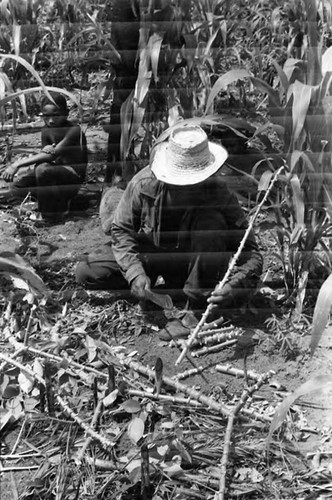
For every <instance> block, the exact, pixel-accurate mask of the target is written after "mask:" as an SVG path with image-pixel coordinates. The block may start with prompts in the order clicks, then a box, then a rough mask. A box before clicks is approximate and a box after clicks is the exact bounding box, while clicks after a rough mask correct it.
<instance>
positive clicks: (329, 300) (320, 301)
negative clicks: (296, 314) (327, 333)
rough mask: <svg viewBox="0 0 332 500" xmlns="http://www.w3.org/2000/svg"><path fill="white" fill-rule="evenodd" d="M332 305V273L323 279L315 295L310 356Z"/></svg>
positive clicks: (320, 335) (323, 328)
mask: <svg viewBox="0 0 332 500" xmlns="http://www.w3.org/2000/svg"><path fill="white" fill-rule="evenodd" d="M331 306H332V274H330V276H329V277H328V278H327V279H326V280H325V281H324V283H323V285H322V286H321V289H320V290H319V294H318V297H317V301H316V305H315V310H314V316H313V320H312V329H311V343H310V353H311V356H313V355H314V352H315V350H316V348H317V346H318V344H319V341H320V339H321V337H322V335H323V332H324V330H325V328H326V325H327V323H328V320H329V316H330V311H331Z"/></svg>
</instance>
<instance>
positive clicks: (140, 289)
mask: <svg viewBox="0 0 332 500" xmlns="http://www.w3.org/2000/svg"><path fill="white" fill-rule="evenodd" d="M150 288H151V281H150V278H149V277H148V276H147V275H146V274H140V275H139V276H137V278H135V279H134V281H133V282H132V284H131V289H130V291H131V294H132V295H133V297H135V298H136V299H138V300H145V295H144V290H145V289H148V290H150Z"/></svg>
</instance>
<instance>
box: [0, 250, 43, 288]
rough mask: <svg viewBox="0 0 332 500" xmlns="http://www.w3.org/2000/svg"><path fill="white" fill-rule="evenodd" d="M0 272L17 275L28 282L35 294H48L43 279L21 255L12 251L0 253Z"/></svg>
mask: <svg viewBox="0 0 332 500" xmlns="http://www.w3.org/2000/svg"><path fill="white" fill-rule="evenodd" d="M0 273H6V274H9V275H10V276H13V277H19V278H21V279H23V280H24V281H25V282H26V283H28V285H29V287H30V289H31V291H32V292H33V293H34V294H36V295H42V296H45V295H47V294H48V291H47V288H46V285H45V284H44V282H43V280H42V279H41V278H40V277H39V276H38V275H37V274H36V273H35V271H34V270H33V269H32V267H30V266H29V265H28V264H27V263H26V262H25V261H24V259H22V257H20V256H19V255H16V254H15V253H13V252H1V253H0Z"/></svg>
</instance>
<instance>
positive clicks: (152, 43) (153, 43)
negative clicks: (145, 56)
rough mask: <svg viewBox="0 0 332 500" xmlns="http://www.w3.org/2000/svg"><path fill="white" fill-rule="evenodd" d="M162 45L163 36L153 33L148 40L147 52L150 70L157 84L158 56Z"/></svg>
mask: <svg viewBox="0 0 332 500" xmlns="http://www.w3.org/2000/svg"><path fill="white" fill-rule="evenodd" d="M162 43H163V35H162V34H160V33H154V35H152V36H151V37H150V39H149V50H150V59H151V68H152V74H153V78H154V81H155V82H156V83H158V81H159V77H158V63H159V56H160V49H161V44H162Z"/></svg>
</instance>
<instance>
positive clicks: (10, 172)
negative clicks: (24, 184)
mask: <svg viewBox="0 0 332 500" xmlns="http://www.w3.org/2000/svg"><path fill="white" fill-rule="evenodd" d="M17 171H18V167H17V166H16V165H15V163H14V164H13V165H9V167H7V168H6V170H5V171H4V173H3V174H2V177H3V179H4V180H5V181H7V182H12V180H13V179H14V175H15V174H16V172H17Z"/></svg>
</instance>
